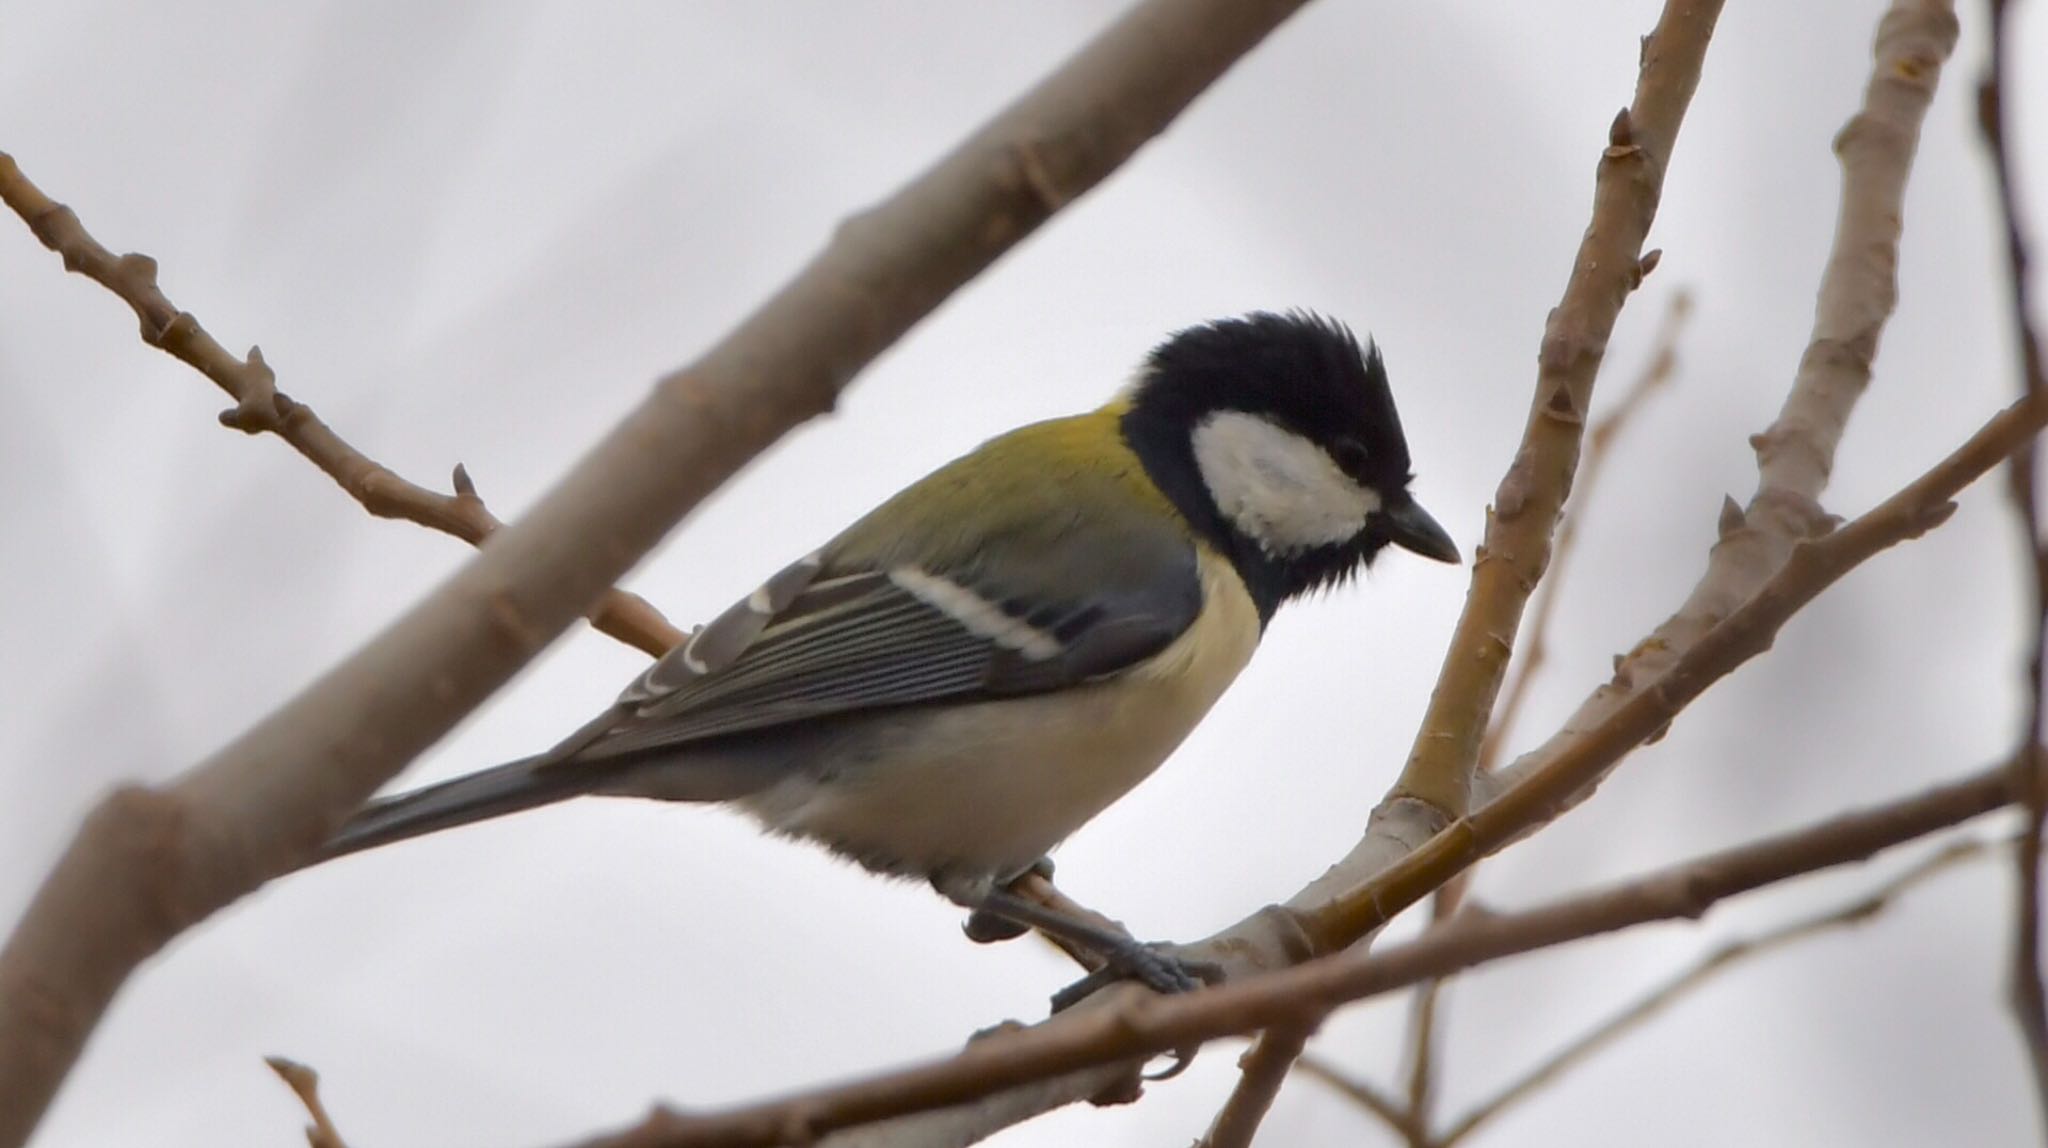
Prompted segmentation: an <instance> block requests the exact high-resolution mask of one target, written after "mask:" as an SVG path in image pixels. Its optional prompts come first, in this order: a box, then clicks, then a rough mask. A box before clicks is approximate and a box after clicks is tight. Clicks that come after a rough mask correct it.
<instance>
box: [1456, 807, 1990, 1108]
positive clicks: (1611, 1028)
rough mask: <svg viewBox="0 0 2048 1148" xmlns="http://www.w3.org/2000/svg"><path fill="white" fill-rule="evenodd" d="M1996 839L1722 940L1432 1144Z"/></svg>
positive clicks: (1876, 909) (1947, 852)
mask: <svg viewBox="0 0 2048 1148" xmlns="http://www.w3.org/2000/svg"><path fill="white" fill-rule="evenodd" d="M1992 844H1993V843H1992V842H1989V841H1986V840H1984V839H1983V838H1978V837H1971V838H1965V839H1963V840H1958V841H1951V842H1949V843H1948V844H1947V845H1946V846H1945V847H1943V848H1941V849H1938V850H1936V851H1935V852H1933V853H1930V854H1928V855H1927V856H1926V857H1924V858H1922V859H1921V860H1920V861H1919V862H1918V863H1917V864H1914V865H1912V866H1910V867H1908V868H1907V869H1905V870H1904V871H1903V872H1901V873H1899V874H1898V875H1897V876H1895V877H1893V878H1892V879H1891V880H1889V881H1886V882H1885V883H1883V884H1882V885H1879V886H1878V887H1877V888H1875V889H1873V890H1871V891H1870V892H1868V893H1865V894H1864V895H1863V896H1861V897H1858V898H1856V899H1855V900H1854V901H1851V902H1849V903H1848V904H1845V905H1841V906H1838V907H1836V908H1833V909H1830V910H1827V911H1825V912H1822V913H1816V914H1812V915H1810V916H1806V917H1802V918H1800V919H1798V920H1796V921H1791V922H1789V923H1787V924H1784V925H1780V926H1778V927H1777V928H1775V929H1770V930H1767V931H1765V932H1762V933H1759V934H1757V935H1755V936H1752V937H1744V938H1741V939H1739V940H1734V941H1729V942H1726V943H1725V944H1722V945H1720V946H1719V947H1717V948H1715V949H1714V950H1713V951H1712V952H1709V953H1707V954H1706V955H1705V956H1702V957H1701V958H1700V959H1699V960H1697V961H1695V962H1694V963H1693V964H1692V965H1691V966H1690V967H1688V968H1687V969H1685V971H1683V972H1681V973H1679V974H1678V975H1676V976H1674V977H1672V978H1671V979H1670V980H1667V981H1666V982H1664V984H1662V985H1660V986H1658V987H1657V988H1655V989H1653V990H1651V991H1650V992H1649V993H1646V994H1645V995H1644V996H1642V997H1641V998H1640V999H1638V1000H1637V1001H1636V1002H1635V1003H1633V1004H1631V1005H1629V1006H1628V1007H1627V1008H1624V1009H1622V1010H1621V1011H1620V1012H1618V1013H1616V1014H1614V1015H1613V1016H1611V1017H1609V1018H1607V1019H1606V1020H1604V1021H1602V1022H1600V1023H1599V1024H1597V1025H1595V1026H1593V1027H1592V1028H1590V1029H1588V1030H1586V1031H1585V1032H1584V1033H1582V1034H1580V1035H1579V1036H1577V1037H1575V1038H1573V1039H1572V1040H1571V1041H1569V1042H1567V1043H1566V1044H1565V1045H1564V1046H1563V1047H1561V1048H1559V1049H1558V1050H1557V1051H1556V1052H1555V1053H1553V1054H1551V1055H1550V1056H1547V1057H1545V1058H1544V1059H1543V1061H1542V1062H1541V1063H1539V1064H1537V1065H1536V1066H1535V1067H1534V1068H1532V1069H1530V1070H1529V1071H1528V1072H1527V1073H1524V1074H1523V1075H1522V1076H1521V1077H1520V1078H1518V1079H1517V1080H1515V1081H1514V1082H1513V1083H1511V1084H1509V1085H1507V1086H1506V1087H1505V1088H1502V1089H1501V1090H1500V1091H1499V1092H1496V1093H1495V1094H1494V1095H1493V1096H1491V1097H1489V1098H1488V1099H1486V1100H1482V1101H1480V1102H1479V1103H1478V1104H1476V1105H1473V1107H1472V1110H1471V1111H1469V1112H1467V1113H1466V1114H1465V1115H1464V1116H1462V1117H1460V1118H1459V1119H1458V1120H1456V1121H1454V1122H1453V1123H1452V1124H1451V1125H1450V1127H1448V1128H1446V1129H1444V1131H1443V1132H1442V1133H1441V1134H1440V1135H1438V1136H1437V1137H1436V1138H1435V1140H1434V1141H1433V1143H1434V1144H1435V1145H1436V1148H1451V1146H1452V1145H1454V1144H1457V1143H1459V1142H1460V1141H1463V1140H1465V1139H1467V1138H1469V1137H1470V1136H1471V1135H1472V1133H1473V1132H1475V1131H1477V1130H1478V1129H1479V1127H1480V1126H1481V1125H1484V1124H1487V1123H1489V1122H1491V1121H1492V1120H1494V1119H1495V1118H1497V1117H1498V1116H1500V1114H1501V1113H1502V1112H1504V1111H1506V1110H1507V1109H1508V1108H1510V1107H1512V1106H1514V1105H1515V1104H1518V1103H1520V1102H1521V1101H1523V1100H1526V1099H1528V1098H1529V1097H1530V1096H1532V1095H1534V1094H1535V1093H1536V1092H1538V1091H1539V1090H1541V1089H1542V1088H1543V1087H1544V1086H1545V1085H1548V1084H1549V1083H1551V1082H1552V1081H1554V1080H1556V1079H1557V1078H1558V1077H1560V1076H1562V1075H1564V1074H1565V1073H1566V1072H1569V1071H1570V1070H1571V1069H1573V1068H1575V1067H1577V1066H1578V1065H1580V1064H1582V1063H1584V1062H1585V1061H1586V1060H1588V1059H1589V1058H1591V1057H1592V1056H1593V1054H1595V1053H1597V1052H1599V1051H1600V1050H1602V1049H1604V1048H1606V1047H1607V1046H1609V1045H1611V1044H1613V1043H1614V1042H1615V1041H1617V1040H1619V1039H1621V1038H1622V1037H1623V1036H1625V1035H1627V1034H1628V1033H1629V1032H1630V1031H1631V1030H1633V1029H1635V1028H1638V1027H1640V1026H1641V1025H1642V1024H1643V1023H1644V1022H1645V1021H1648V1020H1650V1019H1652V1018H1653V1017H1655V1016H1656V1015H1657V1014H1658V1013H1660V1012H1662V1011H1664V1010H1665V1009H1666V1008H1668V1007H1670V1006H1671V1004H1672V1003H1673V1002H1675V1001H1677V1000H1678V999H1679V998H1681V997H1683V996H1685V995H1686V994H1687V993H1690V992H1692V991H1693V990H1694V989H1697V988H1699V987H1700V986H1701V985H1704V984H1705V983H1707V982H1708V981H1710V980H1712V979H1714V978H1715V977H1716V976H1719V975H1720V974H1721V973H1724V972H1726V971H1727V970H1728V969H1730V968H1731V967H1733V966H1735V965H1736V964H1739V963H1740V962H1742V961H1745V960H1749V959H1752V958H1755V957H1761V956H1764V955H1766V954H1769V953H1772V952H1776V951H1777V950H1779V949H1784V948H1790V947H1791V946H1793V945H1796V944H1798V943H1799V942H1801V941H1805V940H1808V939H1810V938H1812V937H1816V936H1819V935H1820V934H1822V933H1826V932H1831V931H1834V930H1836V929H1842V928H1847V927H1849V926H1851V925H1860V924H1863V923H1864V922H1866V921H1869V920H1870V919H1871V918H1873V917H1875V916H1877V915H1878V914H1880V913H1882V912H1884V911H1885V910H1886V909H1887V908H1889V907H1890V906H1891V904H1892V902H1893V901H1894V900H1896V899H1897V898H1898V897H1899V896H1900V895H1902V894H1904V893H1905V892H1906V891H1907V890H1909V889H1912V888H1914V887H1916V886H1918V885H1921V884H1924V883H1925V882H1926V881H1928V880H1929V879H1931V878H1933V877H1935V876H1938V875H1939V874H1942V873H1945V872H1947V871H1948V870H1950V869H1952V868H1954V867H1955V866H1956V865H1958V864H1960V863H1962V862H1964V861H1969V860H1974V859H1977V858H1979V857H1982V856H1984V855H1985V853H1986V852H1987V851H1988V850H1989V848H1990V847H1991V845H1992Z"/></svg>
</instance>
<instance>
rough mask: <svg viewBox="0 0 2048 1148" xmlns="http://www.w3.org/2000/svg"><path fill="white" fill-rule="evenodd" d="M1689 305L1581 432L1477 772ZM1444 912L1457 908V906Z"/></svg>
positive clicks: (1524, 687)
mask: <svg viewBox="0 0 2048 1148" xmlns="http://www.w3.org/2000/svg"><path fill="white" fill-rule="evenodd" d="M1692 307H1693V302H1692V292H1691V291H1688V290H1686V289H1685V288H1683V287H1681V288H1679V289H1678V290H1677V291H1674V292H1672V295H1671V300H1670V302H1669V303H1668V304H1666V306H1665V308H1664V317H1663V319H1662V320H1661V321H1660V322H1659V324H1658V327H1657V334H1656V336H1655V338H1654V339H1653V340H1652V341H1651V344H1650V357H1649V358H1648V359H1647V360H1645V361H1644V363H1643V368H1642V371H1641V372H1640V373H1638V374H1637V375H1636V378H1635V381H1634V382H1633V383H1631V384H1629V387H1628V389H1627V390H1625V391H1623V392H1622V393H1621V398H1620V399H1619V400H1618V401H1616V402H1615V404H1614V406H1613V407H1612V408H1610V409H1609V410H1608V411H1607V413H1606V414H1604V415H1602V416H1600V417H1599V418H1598V419H1595V420H1594V421H1593V425H1592V426H1591V427H1590V428H1588V429H1587V431H1586V453H1585V457H1584V459H1583V460H1581V461H1580V463H1579V473H1578V476H1577V477H1576V478H1574V479H1573V480H1572V509H1571V512H1570V513H1568V514H1566V515H1565V516H1564V520H1563V521H1562V522H1560V523H1559V524H1558V527H1557V541H1556V543H1555V544H1554V545H1553V546H1552V548H1551V555H1550V569H1549V570H1548V571H1547V572H1546V573H1545V574H1544V576H1543V584H1542V585H1540V586H1538V587H1537V588H1536V594H1535V596H1534V597H1533V598H1531V599H1530V602H1529V620H1528V622H1527V624H1526V625H1524V626H1523V627H1522V656H1521V657H1520V658H1517V659H1516V660H1515V668H1514V672H1513V673H1512V674H1510V675H1509V677H1508V679H1507V684H1506V685H1505V686H1503V687H1502V688H1501V694H1500V702H1499V704H1498V705H1496V706H1495V707H1494V710H1493V725H1492V727H1491V728H1489V729H1488V730H1487V731H1486V740H1485V741H1483V742H1481V743H1480V745H1479V763H1478V767H1479V769H1480V771H1481V772H1489V773H1490V772H1492V770H1493V767H1494V765H1495V764H1496V763H1497V762H1499V761H1500V754H1501V749H1502V748H1503V747H1504V746H1505V745H1506V744H1507V741H1508V737H1509V735H1511V734H1512V733H1514V729H1515V720H1516V719H1517V718H1519V717H1521V715H1522V701H1523V699H1524V698H1526V697H1527V696H1528V693H1529V684H1530V682H1531V681H1532V680H1534V678H1535V677H1536V674H1537V671H1539V670H1541V669H1542V668H1543V663H1544V662H1545V661H1546V660H1547V659H1548V658H1549V656H1550V620H1551V618H1552V617H1553V616H1554V615H1555V614H1556V612H1557V598H1558V587H1560V586H1562V585H1563V584H1564V574H1565V570H1566V568H1567V566H1568V565H1569V559H1570V558H1571V555H1572V551H1573V550H1574V549H1576V546H1577V543H1578V539H1579V524H1580V523H1581V522H1583V521H1584V520H1585V517H1586V507H1587V506H1588V505H1590V504H1591V502H1592V499H1593V492H1594V491H1595V490H1596V489H1598V487H1599V485H1600V475H1601V473H1602V472H1603V471H1604V470H1605V469H1606V466H1607V462H1608V460H1609V459H1610V458H1611V457H1612V456H1613V454H1614V444H1615V442H1616V441H1618V440H1619V439H1620V438H1621V434H1622V432H1623V431H1625V430H1627V429H1628V428H1629V426H1630V425H1631V424H1633V422H1634V421H1635V416H1636V413H1637V412H1638V411H1640V410H1642V408H1643V404H1644V403H1645V402H1647V401H1648V400H1649V399H1650V398H1652V397H1654V396H1655V395H1656V394H1657V393H1658V392H1660V391H1662V390H1664V389H1665V388H1666V387H1668V386H1670V385H1671V380H1672V378H1673V377H1674V376H1675V375H1676V374H1677V371H1678V337H1679V335H1681V334H1682V333H1683V332H1684V330H1685V322H1686V320H1687V319H1689V318H1691V317H1692ZM1448 908H1456V903H1455V902H1453V903H1452V904H1451V905H1450V906H1448Z"/></svg>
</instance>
